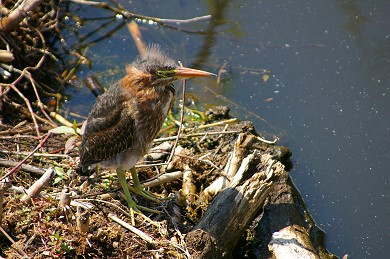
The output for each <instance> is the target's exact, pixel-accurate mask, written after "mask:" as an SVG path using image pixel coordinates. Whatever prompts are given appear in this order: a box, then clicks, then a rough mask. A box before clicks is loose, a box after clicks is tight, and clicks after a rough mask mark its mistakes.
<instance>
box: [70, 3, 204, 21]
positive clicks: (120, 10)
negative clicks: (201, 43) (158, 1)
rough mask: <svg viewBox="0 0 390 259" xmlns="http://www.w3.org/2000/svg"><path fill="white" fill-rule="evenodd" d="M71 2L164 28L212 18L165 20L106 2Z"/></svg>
mask: <svg viewBox="0 0 390 259" xmlns="http://www.w3.org/2000/svg"><path fill="white" fill-rule="evenodd" d="M71 1H72V2H74V3H78V4H86V5H92V6H95V7H100V8H104V9H107V10H110V11H113V12H114V13H117V14H121V15H123V17H125V18H126V19H131V18H138V19H141V20H150V21H154V22H156V23H159V24H161V25H164V26H166V24H165V23H167V22H168V23H191V22H197V21H202V20H209V19H210V18H211V15H204V16H198V17H194V18H190V19H184V20H181V19H163V18H158V17H151V16H146V15H141V14H135V13H131V12H129V11H128V10H126V9H125V8H123V7H122V6H120V8H115V7H112V6H110V5H108V4H107V3H105V2H95V1H85V0H71Z"/></svg>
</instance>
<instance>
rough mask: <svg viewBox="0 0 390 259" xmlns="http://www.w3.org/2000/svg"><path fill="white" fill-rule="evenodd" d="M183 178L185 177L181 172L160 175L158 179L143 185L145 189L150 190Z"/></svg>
mask: <svg viewBox="0 0 390 259" xmlns="http://www.w3.org/2000/svg"><path fill="white" fill-rule="evenodd" d="M182 176H183V172H181V171H175V172H171V173H165V174H162V175H159V176H158V177H157V178H155V179H153V180H150V181H147V182H145V183H142V186H143V187H144V188H150V187H154V186H158V185H162V184H164V183H169V182H172V181H175V180H178V179H179V178H181V177H182Z"/></svg>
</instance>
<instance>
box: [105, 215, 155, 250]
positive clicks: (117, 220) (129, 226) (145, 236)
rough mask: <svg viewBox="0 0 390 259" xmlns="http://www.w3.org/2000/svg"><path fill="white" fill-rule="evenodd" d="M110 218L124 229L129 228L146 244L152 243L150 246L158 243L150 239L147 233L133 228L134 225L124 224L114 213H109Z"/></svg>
mask: <svg viewBox="0 0 390 259" xmlns="http://www.w3.org/2000/svg"><path fill="white" fill-rule="evenodd" d="M108 217H109V218H110V219H112V220H113V221H115V222H116V223H118V224H119V225H121V226H122V227H124V228H127V229H128V230H130V231H131V232H133V233H134V234H136V235H137V236H139V237H140V238H141V239H143V240H145V241H146V242H148V243H150V244H156V242H155V241H154V240H153V238H152V237H150V236H149V235H147V234H146V233H144V232H142V231H141V230H139V229H137V228H135V227H133V226H132V225H130V224H128V223H126V222H124V221H123V220H121V219H120V218H118V217H117V216H116V215H114V214H113V213H109V214H108Z"/></svg>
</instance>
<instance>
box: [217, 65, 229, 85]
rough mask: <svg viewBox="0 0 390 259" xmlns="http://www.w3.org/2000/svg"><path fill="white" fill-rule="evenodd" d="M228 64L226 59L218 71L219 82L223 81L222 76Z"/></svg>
mask: <svg viewBox="0 0 390 259" xmlns="http://www.w3.org/2000/svg"><path fill="white" fill-rule="evenodd" d="M226 66H227V62H226V61H225V62H224V63H223V65H222V66H221V68H220V69H219V71H218V76H217V84H219V83H221V76H222V73H223V72H226V70H225V67H226Z"/></svg>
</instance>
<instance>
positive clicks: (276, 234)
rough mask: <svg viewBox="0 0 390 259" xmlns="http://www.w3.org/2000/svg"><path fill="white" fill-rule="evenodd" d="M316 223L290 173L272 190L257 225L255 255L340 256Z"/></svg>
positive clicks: (257, 256) (281, 178)
mask: <svg viewBox="0 0 390 259" xmlns="http://www.w3.org/2000/svg"><path fill="white" fill-rule="evenodd" d="M324 237H325V233H324V232H323V231H322V230H321V229H320V228H318V227H317V226H316V224H315V222H314V220H313V219H312V218H311V216H310V213H309V212H308V211H307V209H306V206H305V204H304V202H303V200H302V198H301V195H300V193H299V191H298V190H297V189H296V187H295V186H294V184H293V182H292V180H291V178H290V177H289V175H288V173H287V172H282V174H281V177H280V178H279V179H278V181H277V183H276V184H275V186H274V187H273V189H272V191H271V192H270V193H269V198H268V199H267V202H266V204H265V206H264V209H263V213H262V215H261V219H260V221H259V223H258V225H257V227H256V232H255V239H256V240H258V241H259V242H258V243H257V246H256V247H255V248H254V249H253V257H254V258H283V259H284V258H298V257H299V258H337V257H336V256H334V255H333V254H330V253H329V252H328V251H327V250H326V249H325V245H324Z"/></svg>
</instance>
